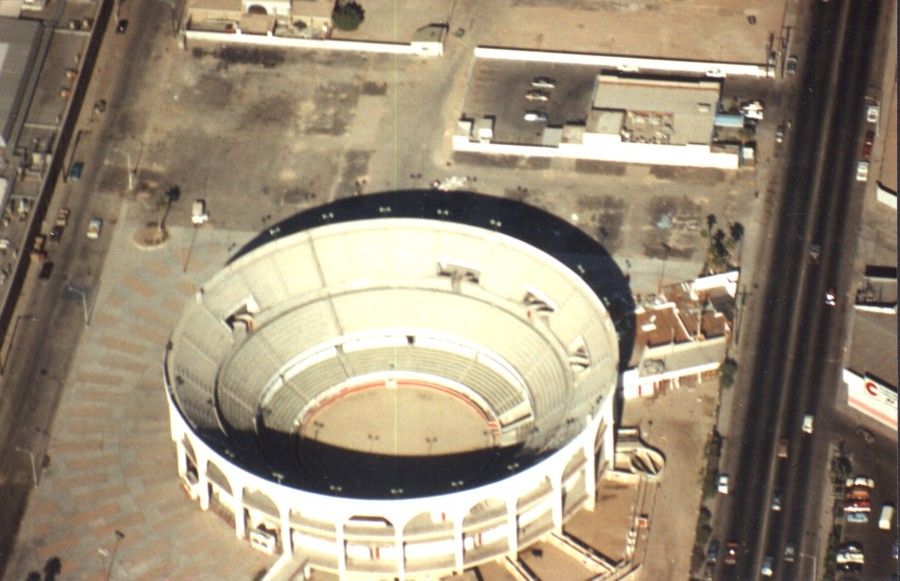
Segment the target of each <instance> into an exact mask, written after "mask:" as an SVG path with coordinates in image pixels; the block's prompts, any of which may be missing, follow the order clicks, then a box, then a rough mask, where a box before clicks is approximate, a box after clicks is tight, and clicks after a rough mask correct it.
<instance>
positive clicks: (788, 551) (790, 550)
mask: <svg viewBox="0 0 900 581" xmlns="http://www.w3.org/2000/svg"><path fill="white" fill-rule="evenodd" d="M796 558H797V547H796V545H794V543H788V544H786V545H785V546H784V562H785V563H793V562H794V559H796Z"/></svg>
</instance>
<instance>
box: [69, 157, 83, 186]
mask: <svg viewBox="0 0 900 581" xmlns="http://www.w3.org/2000/svg"><path fill="white" fill-rule="evenodd" d="M83 171H84V162H83V161H76V162H75V163H73V164H72V165H71V167H69V173H68V174H66V181H67V182H77V181H79V180H80V179H81V173H82V172H83Z"/></svg>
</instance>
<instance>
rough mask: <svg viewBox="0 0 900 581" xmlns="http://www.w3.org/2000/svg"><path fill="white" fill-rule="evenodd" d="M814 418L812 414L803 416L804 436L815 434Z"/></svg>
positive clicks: (802, 428)
mask: <svg viewBox="0 0 900 581" xmlns="http://www.w3.org/2000/svg"><path fill="white" fill-rule="evenodd" d="M814 420H815V418H813V416H812V414H806V415H805V416H803V425H802V426H801V428H800V429H801V430H803V433H804V434H812V433H813V421H814Z"/></svg>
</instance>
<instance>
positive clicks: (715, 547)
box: [706, 540, 719, 564]
mask: <svg viewBox="0 0 900 581" xmlns="http://www.w3.org/2000/svg"><path fill="white" fill-rule="evenodd" d="M718 560H719V541H716V540H712V541H710V542H709V546H708V547H706V562H707V563H710V564H712V563H715V562H716V561H718Z"/></svg>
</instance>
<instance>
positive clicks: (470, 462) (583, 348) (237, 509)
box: [165, 191, 634, 579]
mask: <svg viewBox="0 0 900 581" xmlns="http://www.w3.org/2000/svg"><path fill="white" fill-rule="evenodd" d="M630 301H631V294H630V292H629V291H628V286H627V282H626V281H625V279H624V277H623V276H622V274H621V272H620V271H619V270H618V268H617V267H616V266H615V263H614V262H613V261H612V259H611V258H610V257H609V255H608V254H606V252H605V251H604V250H603V248H602V247H600V246H599V245H598V244H597V243H596V242H595V241H594V240H593V239H591V238H590V237H589V236H587V235H586V234H584V233H583V232H581V231H580V230H578V229H577V228H575V227H573V226H571V225H570V224H568V223H566V222H564V221H562V220H560V219H558V218H555V217H553V216H552V215H550V214H548V213H546V212H544V211H542V210H538V209H536V208H532V207H529V206H526V205H524V204H521V203H518V202H513V201H511V200H503V199H498V198H490V197H486V196H480V195H477V194H469V193H462V192H449V193H448V192H437V191H415V192H393V193H386V194H375V195H369V196H363V197H357V198H350V199H346V200H342V201H338V202H335V203H333V204H330V205H327V206H322V207H319V208H316V209H314V210H310V211H306V212H303V213H300V214H298V215H296V216H294V217H292V218H289V219H288V220H286V221H284V222H282V223H281V224H279V225H277V226H274V227H272V228H270V229H269V230H268V231H266V232H264V233H263V234H261V235H260V236H258V237H257V238H256V239H255V240H253V241H251V242H250V243H249V244H248V245H247V246H246V247H244V248H243V249H242V250H240V251H239V252H238V253H237V254H236V255H235V256H234V257H233V258H232V259H231V260H230V262H229V263H228V264H227V265H226V266H225V267H224V268H223V270H221V271H220V272H219V273H218V274H216V275H215V276H214V277H213V278H212V279H210V280H209V281H207V282H206V283H205V284H204V285H203V286H202V288H200V289H199V291H198V292H197V293H196V296H195V299H194V300H193V301H191V302H190V303H189V304H188V305H187V306H186V308H185V309H184V311H183V313H182V314H181V316H180V318H179V319H178V321H177V323H176V326H175V328H174V330H173V333H172V336H171V339H170V341H169V343H168V345H167V348H166V353H165V383H166V393H167V396H168V401H169V409H170V417H171V433H172V438H173V440H174V442H175V444H176V447H177V457H178V473H179V475H180V477H181V479H182V482H183V484H184V486H185V488H186V489H187V490H188V492H189V494H190V495H191V497H192V498H194V499H196V500H198V501H199V503H200V506H201V508H203V509H204V510H207V509H211V510H214V511H215V512H217V513H218V514H220V515H221V516H223V518H225V519H226V520H227V521H228V522H231V523H232V524H233V526H234V530H235V533H236V535H237V536H238V538H241V539H248V540H249V541H250V542H251V543H252V544H253V545H254V546H256V547H257V548H260V549H262V550H266V551H269V552H272V553H279V554H282V555H283V558H291V559H294V560H295V561H296V562H298V563H301V562H302V563H303V564H304V566H306V567H311V568H314V569H319V570H323V571H328V572H332V573H336V574H338V575H340V576H341V577H372V578H400V579H404V578H420V577H432V576H436V575H442V574H448V573H453V572H461V571H463V570H465V569H468V568H471V567H474V566H477V565H478V564H480V563H484V562H486V561H490V560H494V559H498V558H502V557H504V556H511V555H515V554H516V553H517V552H518V551H520V550H521V549H523V548H524V547H526V546H528V545H529V544H531V543H533V542H535V541H536V540H538V539H539V538H540V537H542V536H543V535H546V534H547V533H550V532H554V531H560V530H561V528H562V525H563V523H564V522H565V521H566V519H567V518H568V517H569V516H571V515H572V514H574V513H575V512H576V511H578V510H579V509H582V508H588V509H592V508H593V507H594V502H595V492H596V485H597V484H596V483H597V480H598V478H599V477H600V475H601V474H602V472H603V470H605V469H606V468H607V467H609V466H610V465H611V463H612V461H613V455H614V440H613V437H614V425H615V415H616V414H615V406H616V391H617V385H618V381H619V375H620V365H619V363H620V361H623V360H624V361H626V362H627V361H628V355H629V349H630V345H631V344H632V342H633V333H634V329H633V317H632V316H631V314H630V313H631V312H632V311H633V304H632V303H631V302H630ZM623 346H627V347H623ZM285 555H287V557H284V556H285Z"/></svg>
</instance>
